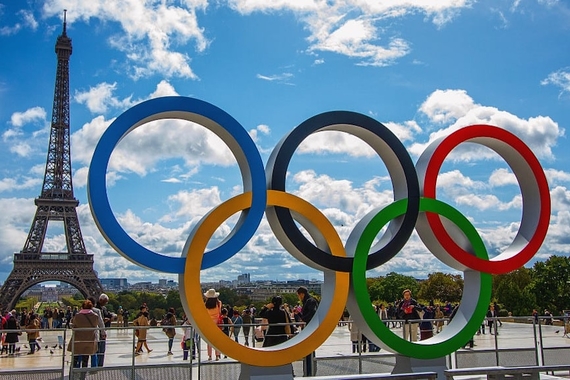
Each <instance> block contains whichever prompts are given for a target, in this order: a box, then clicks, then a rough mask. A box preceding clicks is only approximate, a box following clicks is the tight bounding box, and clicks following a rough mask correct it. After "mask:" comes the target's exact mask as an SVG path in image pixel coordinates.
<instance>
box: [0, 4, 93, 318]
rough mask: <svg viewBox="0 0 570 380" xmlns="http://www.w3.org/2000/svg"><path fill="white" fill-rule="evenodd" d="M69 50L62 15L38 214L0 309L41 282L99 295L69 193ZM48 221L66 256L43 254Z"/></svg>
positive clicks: (1, 297)
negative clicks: (56, 226) (61, 237)
mask: <svg viewBox="0 0 570 380" xmlns="http://www.w3.org/2000/svg"><path fill="white" fill-rule="evenodd" d="M71 51H72V48H71V38H69V37H68V36H67V28H66V19H65V12H64V18H63V31H62V34H61V35H60V36H59V37H58V38H57V42H56V44H55V53H56V54H57V72H56V80H55V91H54V97H53V109H52V119H51V128H50V137H49V145H48V152H47V160H46V170H45V174H44V180H43V185H42V191H41V195H40V196H39V197H38V198H36V199H35V204H36V207H37V208H36V214H35V216H34V220H33V222H32V226H31V228H30V232H29V234H28V238H27V239H26V242H25V243H24V248H23V249H22V250H21V251H20V252H19V253H15V254H14V268H13V269H12V272H10V275H9V276H8V278H7V279H6V281H5V282H4V285H3V286H2V289H0V307H1V308H2V309H3V310H9V309H11V308H13V307H14V306H15V304H16V302H17V301H18V299H19V298H20V296H21V295H22V293H24V292H25V291H26V290H27V289H29V288H30V287H32V286H33V285H35V284H38V283H40V282H45V281H62V282H66V283H68V284H70V285H72V286H74V287H75V288H77V290H79V291H80V292H81V294H83V296H85V297H88V296H95V297H98V296H99V295H100V294H101V293H102V292H103V287H102V286H101V282H100V281H99V278H98V277H97V273H96V272H95V270H94V269H93V255H90V254H87V251H86V249H85V243H84V241H83V236H82V234H81V229H80V227H79V219H78V218H77V206H78V205H79V201H78V200H77V199H76V198H75V196H74V195H73V184H72V175H71V149H70V136H69V124H70V123H69V57H70V56H71ZM51 221H57V222H63V229H64V232H65V241H66V246H67V251H66V252H43V251H42V248H43V245H44V240H45V237H46V232H47V228H48V224H49V223H50V222H51Z"/></svg>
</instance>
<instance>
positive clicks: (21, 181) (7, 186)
mask: <svg viewBox="0 0 570 380" xmlns="http://www.w3.org/2000/svg"><path fill="white" fill-rule="evenodd" d="M41 183H42V179H41V178H37V177H36V178H34V177H21V178H3V179H1V180H0V193H2V192H8V191H18V190H24V189H33V188H35V187H38V185H41Z"/></svg>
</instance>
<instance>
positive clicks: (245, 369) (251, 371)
mask: <svg viewBox="0 0 570 380" xmlns="http://www.w3.org/2000/svg"><path fill="white" fill-rule="evenodd" d="M265 379H267V380H293V365H292V364H286V365H283V366H279V367H256V366H252V365H248V364H243V363H242V365H241V373H240V375H239V380H265Z"/></svg>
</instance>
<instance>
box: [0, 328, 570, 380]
mask: <svg viewBox="0 0 570 380" xmlns="http://www.w3.org/2000/svg"><path fill="white" fill-rule="evenodd" d="M394 331H396V332H397V333H398V334H401V329H394ZM177 332H178V334H177V337H176V339H175V343H174V349H173V351H174V355H167V337H166V335H165V334H164V333H163V332H162V329H160V328H157V329H152V330H150V331H149V333H148V344H149V346H150V348H152V349H153V351H152V352H151V353H146V352H145V353H143V354H142V355H139V356H136V357H133V344H134V337H133V331H132V330H131V329H117V328H113V329H110V330H109V332H108V341H107V353H106V356H105V366H106V367H107V366H131V365H133V363H134V365H157V366H162V365H167V364H174V363H178V364H182V363H184V362H183V360H182V349H181V347H180V341H181V337H182V330H181V329H177ZM64 333H65V339H66V341H69V338H70V335H69V333H70V330H67V331H64V330H58V331H53V330H42V332H41V336H42V338H43V342H41V345H42V349H41V350H40V351H39V352H36V353H35V354H33V355H27V352H28V351H29V348H28V344H27V341H26V334H25V333H24V334H23V335H22V336H20V343H19V344H18V346H19V347H20V352H19V354H17V355H15V356H7V355H6V354H3V355H1V356H0V373H1V372H2V371H10V370H31V369H47V368H49V369H56V368H62V367H65V368H66V373H67V372H68V370H67V368H68V367H69V364H70V354H69V352H67V353H65V352H64V350H63V349H60V348H59V347H58V345H59V342H58V335H59V336H62V339H63V335H64ZM540 333H541V335H542V341H541V342H540V346H541V347H544V348H548V347H561V348H570V339H569V338H567V337H566V336H564V331H563V327H560V326H541V331H540ZM540 333H539V332H537V339H540ZM474 339H475V344H476V346H475V347H474V348H473V351H477V350H492V349H494V348H495V345H497V347H498V348H499V349H520V348H529V349H532V348H534V347H535V335H534V332H533V326H532V324H522V323H507V322H503V326H502V327H500V328H499V335H498V336H496V335H490V334H489V333H488V331H487V334H485V335H479V336H475V337H474ZM240 341H241V342H243V337H242V336H240ZM46 346H47V348H46ZM54 346H55V347H54ZM386 353H387V352H386V350H384V349H382V350H381V351H380V352H379V353H368V352H367V353H364V354H363V356H370V355H385V354H386ZM64 354H65V355H64ZM352 355H353V354H352V345H351V341H350V332H349V331H348V328H347V326H339V327H337V328H336V329H335V331H334V332H333V334H331V336H330V337H329V338H328V339H327V341H326V342H325V343H324V344H323V345H322V346H321V347H319V348H318V349H317V351H316V357H317V358H327V357H342V356H352ZM201 359H202V362H207V360H205V359H207V354H206V344H205V343H204V342H203V343H202V345H201ZM227 362H233V360H232V359H230V358H228V359H222V360H221V361H220V362H219V363H227ZM568 364H570V359H569V360H568ZM193 366H194V367H196V366H197V363H196V362H194V364H193Z"/></svg>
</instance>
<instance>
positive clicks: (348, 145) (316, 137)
mask: <svg viewBox="0 0 570 380" xmlns="http://www.w3.org/2000/svg"><path fill="white" fill-rule="evenodd" d="M297 151H298V152H299V153H317V154H325V153H334V154H341V153H344V154H349V155H351V156H353V157H374V156H375V155H376V152H375V151H374V150H373V149H372V148H371V147H370V145H368V144H367V143H365V142H364V141H362V140H361V139H359V138H358V137H355V136H353V135H349V134H348V133H345V132H337V131H321V132H319V133H314V134H312V135H310V136H308V137H307V138H306V139H305V140H303V142H302V143H301V145H299V148H298V149H297Z"/></svg>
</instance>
